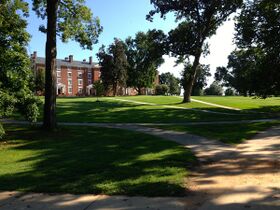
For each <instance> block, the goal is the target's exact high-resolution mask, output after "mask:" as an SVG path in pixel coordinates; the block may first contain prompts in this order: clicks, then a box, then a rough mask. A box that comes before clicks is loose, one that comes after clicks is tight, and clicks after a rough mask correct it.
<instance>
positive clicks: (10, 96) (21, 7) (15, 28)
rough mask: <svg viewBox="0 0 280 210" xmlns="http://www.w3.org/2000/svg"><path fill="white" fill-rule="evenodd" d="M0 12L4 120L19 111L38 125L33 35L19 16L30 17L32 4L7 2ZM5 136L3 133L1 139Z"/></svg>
mask: <svg viewBox="0 0 280 210" xmlns="http://www.w3.org/2000/svg"><path fill="white" fill-rule="evenodd" d="M0 11H1V14H0V54H1V56H0V78H1V80H0V118H1V117H6V116H9V115H11V114H12V113H14V112H19V113H21V114H22V115H23V116H24V117H25V118H26V119H27V120H29V121H31V122H35V121H36V119H37V117H38V115H39V108H38V104H39V99H37V98H36V97H35V96H34V95H33V91H32V89H33V87H34V86H33V77H32V72H31V68H30V59H29V57H28V54H27V52H26V46H27V44H28V41H29V38H30V36H29V34H28V33H27V31H26V26H27V23H26V21H25V20H24V19H23V17H22V16H21V15H19V13H21V14H23V16H27V15H28V5H27V4H26V3H24V2H23V1H21V0H15V1H12V0H3V1H1V2H0ZM0 130H2V126H1V125H0ZM1 134H2V135H3V131H0V137H1Z"/></svg>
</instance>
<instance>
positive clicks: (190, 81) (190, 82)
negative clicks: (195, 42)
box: [183, 52, 201, 103]
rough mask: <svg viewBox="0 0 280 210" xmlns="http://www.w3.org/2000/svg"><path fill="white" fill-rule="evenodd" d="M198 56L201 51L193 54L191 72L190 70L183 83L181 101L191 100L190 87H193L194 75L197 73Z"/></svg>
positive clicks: (187, 101)
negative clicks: (184, 83)
mask: <svg viewBox="0 0 280 210" xmlns="http://www.w3.org/2000/svg"><path fill="white" fill-rule="evenodd" d="M200 57H201V52H199V53H197V54H196V55H195V58H194V62H193V65H192V69H191V72H190V76H189V78H188V80H187V81H186V85H185V89H184V100H183V103H189V102H191V94H192V88H193V84H194V81H195V77H196V74H197V69H198V66H199V60H200Z"/></svg>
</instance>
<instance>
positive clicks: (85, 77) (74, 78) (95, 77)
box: [35, 64, 100, 96]
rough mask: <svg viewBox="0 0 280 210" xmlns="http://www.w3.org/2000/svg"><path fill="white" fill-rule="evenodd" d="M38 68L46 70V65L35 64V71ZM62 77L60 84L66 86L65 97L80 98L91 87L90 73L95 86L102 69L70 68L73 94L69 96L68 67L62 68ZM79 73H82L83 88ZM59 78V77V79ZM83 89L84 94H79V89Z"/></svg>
mask: <svg viewBox="0 0 280 210" xmlns="http://www.w3.org/2000/svg"><path fill="white" fill-rule="evenodd" d="M38 68H45V65H44V64H35V70H37V69H38ZM60 68H61V77H60V80H61V81H60V82H61V83H62V84H64V85H65V91H64V96H78V95H86V94H87V92H86V91H87V86H88V85H90V84H89V83H88V72H91V74H92V78H91V84H93V82H94V81H97V80H99V79H100V69H99V68H96V67H95V68H90V69H88V68H78V67H69V70H71V72H72V94H69V92H68V88H69V85H68V67H66V66H61V67H60ZM78 72H81V73H82V79H83V84H82V86H79V85H78V79H79V78H78ZM58 78H59V77H57V79H58ZM79 87H82V88H83V93H82V94H79V92H78V90H79V89H78V88H79Z"/></svg>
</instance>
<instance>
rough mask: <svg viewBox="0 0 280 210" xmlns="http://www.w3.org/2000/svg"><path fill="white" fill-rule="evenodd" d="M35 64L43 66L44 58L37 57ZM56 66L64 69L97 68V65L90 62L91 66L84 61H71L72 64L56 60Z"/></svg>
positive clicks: (67, 61)
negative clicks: (64, 67)
mask: <svg viewBox="0 0 280 210" xmlns="http://www.w3.org/2000/svg"><path fill="white" fill-rule="evenodd" d="M35 63H36V64H43V65H45V58H43V57H37V58H36V59H35ZM56 65H57V67H60V66H66V67H78V68H94V67H99V65H98V63H95V62H92V64H90V63H89V62H84V61H72V62H70V61H69V60H62V59H56Z"/></svg>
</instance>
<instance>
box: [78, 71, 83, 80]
mask: <svg viewBox="0 0 280 210" xmlns="http://www.w3.org/2000/svg"><path fill="white" fill-rule="evenodd" d="M78 78H79V79H82V78H83V73H82V72H80V71H79V72H78Z"/></svg>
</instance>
